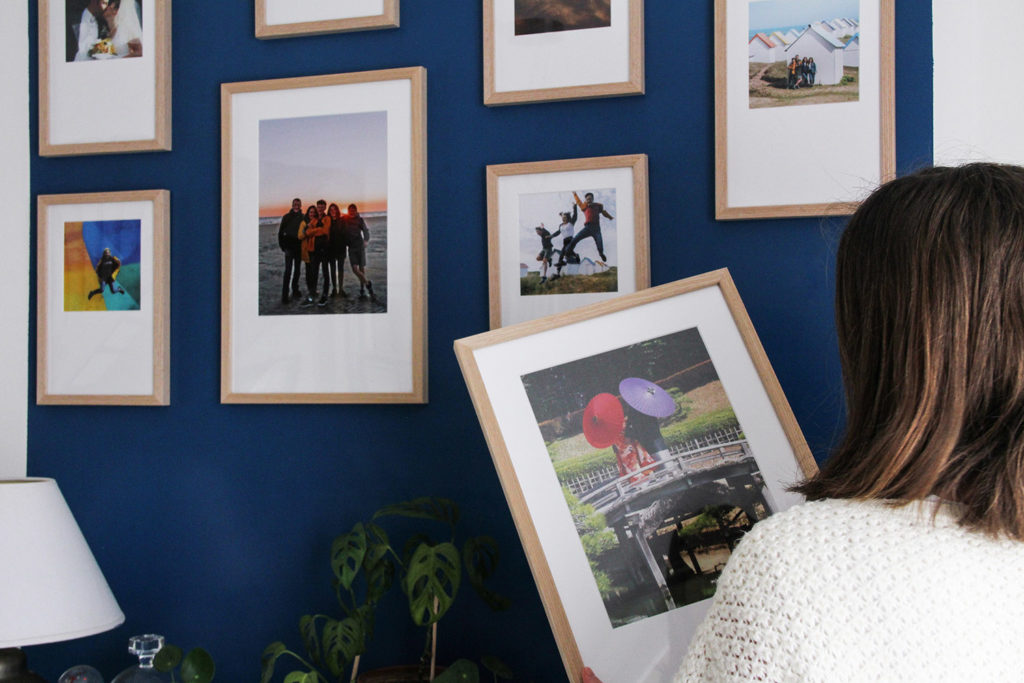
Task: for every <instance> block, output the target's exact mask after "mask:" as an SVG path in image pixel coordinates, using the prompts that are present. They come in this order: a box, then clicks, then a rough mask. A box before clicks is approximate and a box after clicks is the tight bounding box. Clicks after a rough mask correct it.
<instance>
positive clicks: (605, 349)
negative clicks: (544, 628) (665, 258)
mask: <svg viewBox="0 0 1024 683" xmlns="http://www.w3.org/2000/svg"><path fill="white" fill-rule="evenodd" d="M455 351H456V354H457V356H458V359H459V364H460V365H461V367H462V372H463V376H464V377H465V380H466V384H467V385H468V387H469V392H470V394H471V395H472V399H473V405H474V406H475V408H476V412H477V416H478V417H479V419H480V424H481V426H482V428H483V431H484V435H485V436H486V438H487V443H488V446H489V447H490V451H491V455H492V457H493V458H494V463H495V467H496V468H497V471H498V475H499V477H500V479H501V483H502V487H503V488H504V491H505V496H506V498H507V499H508V503H509V506H510V508H511V510H512V515H513V518H514V519H515V522H516V526H517V528H518V530H519V535H520V538H521V539H522V542H523V546H524V548H525V550H526V555H527V558H528V560H529V562H530V567H531V569H532V571H533V575H534V579H535V580H536V582H537V585H538V588H539V591H540V594H541V599H542V600H543V602H544V607H545V610H546V612H547V614H548V618H549V620H550V621H551V627H552V630H553V631H554V634H555V638H556V640H557V642H558V647H559V650H560V652H561V655H562V661H563V663H564V664H565V668H566V672H567V673H568V676H569V680H572V681H578V680H580V677H581V669H582V667H583V665H584V663H585V664H586V665H587V666H588V667H591V668H592V669H593V670H594V671H595V672H596V673H597V674H598V675H599V676H601V679H602V680H604V681H605V682H606V683H634V682H655V681H670V680H672V679H673V676H674V675H675V673H676V671H677V669H678V667H679V664H680V662H681V661H682V658H683V655H684V654H685V653H686V649H687V646H688V643H689V640H690V638H691V637H692V635H693V632H694V630H695V629H696V627H697V625H698V624H699V623H700V621H701V619H702V618H703V616H704V613H705V611H706V610H707V608H708V607H709V606H710V602H711V601H710V598H711V597H712V596H713V595H714V592H715V585H716V582H717V579H718V576H719V574H720V573H721V570H722V567H723V566H724V565H725V562H726V560H728V558H729V555H730V553H731V551H732V549H733V548H734V547H735V545H736V543H737V542H738V541H739V539H740V538H741V537H742V536H743V534H744V533H745V532H746V531H747V530H749V529H750V527H751V526H752V525H753V524H754V523H755V522H757V521H758V520H760V519H763V518H764V517H766V516H768V515H771V514H773V513H775V512H778V511H780V510H783V509H785V508H787V507H789V506H791V505H793V504H794V503H797V502H799V500H800V498H799V496H797V495H795V494H792V493H790V492H788V491H787V490H786V487H787V485H788V484H791V483H794V482H797V481H799V480H801V479H802V478H803V477H804V476H805V475H808V474H811V473H813V472H814V471H816V468H815V464H814V459H813V458H812V456H811V454H810V451H809V450H808V448H807V445H806V443H805V442H804V439H803V436H802V435H801V433H800V428H799V427H798V425H797V423H796V420H795V419H794V417H793V414H792V412H791V410H790V408H789V404H788V403H787V402H786V398H785V396H784V395H783V393H782V389H781V388H780V387H779V383H778V381H777V380H776V378H775V374H774V373H773V371H772V369H771V366H770V364H769V363H768V359H767V358H766V357H765V354H764V350H763V349H762V348H761V345H760V343H759V341H758V339H757V335H756V334H755V332H754V330H753V327H752V325H751V323H750V319H749V318H748V317H747V314H746V312H745V310H744V308H743V304H742V303H741V301H740V299H739V295H738V294H737V293H736V289H735V287H734V286H733V283H732V280H731V278H730V277H729V274H728V271H725V270H719V271H715V272H711V273H707V274H705V275H699V276H697V277H693V278H689V279H686V280H680V281H678V282H674V283H671V284H667V285H663V286H661V287H655V288H653V289H647V290H644V291H641V292H637V293H635V294H630V295H628V296H624V297H621V298H619V299H614V300H611V301H606V302H602V303H598V304H593V305H591V306H588V307H586V308H582V309H578V310H576V311H572V312H569V313H565V314H563V315H559V316H550V317H547V318H543V319H541V320H536V321H531V322H527V323H522V324H519V325H513V326H511V327H506V328H502V329H500V330H493V331H491V332H487V333H484V334H480V335H477V336H474V337H469V338H466V339H460V340H457V341H456V342H455Z"/></svg>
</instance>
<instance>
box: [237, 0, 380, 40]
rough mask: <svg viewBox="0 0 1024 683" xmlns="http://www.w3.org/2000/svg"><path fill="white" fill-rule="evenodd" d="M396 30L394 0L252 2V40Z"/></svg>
mask: <svg viewBox="0 0 1024 683" xmlns="http://www.w3.org/2000/svg"><path fill="white" fill-rule="evenodd" d="M375 28H398V0H345V2H338V0H256V37H257V38H287V37H289V36H311V35H316V34H319V33H340V32H342V31H364V30H367V29H375Z"/></svg>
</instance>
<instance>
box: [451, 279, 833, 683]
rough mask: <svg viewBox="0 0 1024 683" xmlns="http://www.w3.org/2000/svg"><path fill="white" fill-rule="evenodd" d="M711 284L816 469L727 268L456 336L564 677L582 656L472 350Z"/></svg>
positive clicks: (806, 461)
mask: <svg viewBox="0 0 1024 683" xmlns="http://www.w3.org/2000/svg"><path fill="white" fill-rule="evenodd" d="M710 287H717V288H719V289H720V290H721V293H722V295H723V297H724V299H725V301H726V304H727V306H728V308H729V311H730V313H731V314H732V318H733V320H734V322H735V324H736V327H737V329H738V331H739V334H740V335H741V337H742V339H743V342H744V345H745V347H746V351H747V353H748V354H749V356H750V358H751V360H752V362H753V364H754V367H755V369H756V371H757V374H758V376H759V378H760V380H761V384H762V385H763V387H764V389H765V391H766V393H767V395H768V398H769V400H770V402H771V405H772V408H773V409H774V411H775V414H776V416H777V418H778V421H779V424H780V426H781V427H782V429H783V431H784V433H785V437H786V439H787V440H788V442H789V444H790V446H791V449H792V451H793V454H794V456H795V459H796V464H797V465H798V466H799V468H800V470H801V471H802V472H803V474H804V475H805V476H811V475H813V474H815V473H816V472H817V465H816V464H815V461H814V457H813V456H812V454H811V451H810V449H809V448H808V446H807V442H806V441H805V440H804V437H803V434H802V432H801V431H800V426H799V425H798V424H797V421H796V417H795V416H794V415H793V412H792V410H791V408H790V406H789V402H788V401H787V400H786V397H785V395H784V394H783V392H782V387H781V386H780V385H779V382H778V379H777V378H776V376H775V372H774V371H773V370H772V367H771V364H770V363H769V361H768V357H767V356H766V354H765V352H764V349H763V347H762V346H761V342H760V340H759V339H758V337H757V333H756V331H755V330H754V326H753V324H752V323H751V321H750V317H749V316H748V315H747V312H746V309H745V308H744V306H743V303H742V301H741V300H740V297H739V293H738V292H737V291H736V287H735V285H734V284H733V281H732V278H731V277H730V275H729V272H728V270H726V269H721V270H717V271H712V272H709V273H705V274H703V275H697V276H695V277H691V278H687V279H685V280H679V281H677V282H673V283H669V284H666V285H662V286H659V287H654V288H651V289H646V290H643V291H640V292H637V293H635V294H630V295H627V296H624V297H620V298H618V299H613V300H610V301H607V302H602V303H598V304H593V305H591V306H587V307H584V308H580V309H576V310H574V311H570V312H567V313H562V314H558V315H553V316H548V317H546V318H541V319H539V320H533V321H529V322H524V323H519V324H516V325H511V326H509V327H504V328H501V329H497V330H493V331H491V332H485V333H483V334H478V335H475V336H472V337H467V338H464V339H458V340H456V341H455V344H454V346H455V354H456V356H457V358H458V361H459V365H460V367H461V369H462V374H463V377H464V379H465V381H466V385H467V387H468V389H469V393H470V397H471V399H472V402H473V407H474V409H475V411H476V414H477V417H478V419H479V421H480V425H481V428H482V430H483V433H484V437H485V439H486V441H487V445H488V448H489V450H490V452H491V457H492V459H493V461H494V465H495V468H496V470H497V472H498V477H499V479H500V481H501V485H502V489H503V490H504V493H505V497H506V499H507V501H508V504H509V507H510V509H511V512H512V517H513V520H514V521H515V524H516V528H517V529H518V531H519V536H520V539H521V541H522V543H523V548H524V550H525V552H526V557H527V560H528V561H529V564H530V568H531V570H532V572H533V577H534V580H535V581H536V583H537V588H538V591H539V592H540V596H541V601H542V602H543V604H544V609H545V612H546V613H547V616H548V620H549V622H550V624H551V629H552V631H553V632H554V635H555V640H556V642H557V644H558V649H559V652H560V653H561V656H562V663H563V665H564V666H565V671H566V673H567V675H568V677H569V680H570V681H579V680H580V678H581V676H582V669H583V666H584V664H585V662H583V660H582V657H581V654H580V649H579V645H578V643H577V638H576V635H575V634H574V633H573V630H572V627H571V625H570V622H569V619H568V616H567V613H566V611H565V607H564V606H563V603H562V600H561V598H560V596H559V594H558V591H557V588H556V584H555V579H554V575H553V574H552V571H551V568H550V565H549V562H548V559H547V557H546V555H545V552H544V548H543V547H542V546H541V542H540V537H539V535H538V533H537V527H536V524H535V521H534V519H533V517H532V516H531V514H530V510H529V508H528V506H527V503H526V497H525V495H524V492H523V487H522V484H521V483H520V475H519V474H518V473H517V472H516V469H515V466H514V465H513V461H512V457H511V454H510V451H509V449H508V447H507V445H506V441H505V437H504V435H503V433H502V430H501V426H500V425H499V422H498V417H497V414H496V411H495V408H494V406H493V404H492V400H491V397H490V395H489V393H488V388H487V386H486V384H485V382H484V379H483V376H482V374H481V371H480V368H479V366H478V364H477V361H476V357H475V354H476V352H477V351H479V350H481V349H485V348H487V347H491V346H496V345H499V344H505V343H510V342H515V341H516V340H520V339H523V338H524V337H529V336H531V335H536V334H540V333H543V332H546V331H548V330H551V329H554V328H559V327H564V326H569V325H572V324H575V323H578V322H582V321H587V320H592V319H596V318H600V317H602V316H611V315H614V314H616V313H619V312H622V311H625V310H627V309H630V308H633V307H636V306H642V305H644V304H648V303H653V302H656V301H660V300H663V299H668V298H671V297H678V296H684V295H686V294H688V293H691V292H696V291H698V290H701V289H705V288H710ZM680 647H685V643H682V644H680ZM624 656H625V653H624Z"/></svg>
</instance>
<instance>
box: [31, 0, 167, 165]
mask: <svg viewBox="0 0 1024 683" xmlns="http://www.w3.org/2000/svg"><path fill="white" fill-rule="evenodd" d="M170 148H171V1H170V0H39V154H40V156H66V155H75V154H109V153H116V152H144V151H158V150H169V149H170Z"/></svg>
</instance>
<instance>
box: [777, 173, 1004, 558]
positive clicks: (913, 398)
mask: <svg viewBox="0 0 1024 683" xmlns="http://www.w3.org/2000/svg"><path fill="white" fill-rule="evenodd" d="M836 327H837V330H838V339H839V354H840V359H841V361H842V367H843V381H844V385H845V393H846V413H847V421H846V433H845V435H844V438H843V440H842V442H841V443H840V445H839V447H838V448H837V449H836V450H835V452H834V453H833V455H832V457H831V458H830V459H829V460H828V462H827V463H826V464H825V466H824V467H823V468H822V471H821V472H820V473H819V474H818V475H817V476H815V477H813V478H812V479H810V480H808V481H806V482H804V483H802V484H800V485H798V486H796V487H794V490H796V491H798V492H800V493H802V494H804V495H805V496H806V497H807V498H808V499H811V500H815V499H820V498H860V499H885V500H891V501H894V502H907V501H911V500H920V499H923V498H926V497H928V496H930V495H938V496H940V497H942V498H944V499H947V500H952V501H955V502H956V503H959V505H960V523H961V524H962V525H964V526H966V527H968V528H971V529H975V530H980V531H983V532H986V533H988V534H991V535H994V536H999V535H1002V534H1005V535H1007V536H1010V537H1012V538H1016V539H1018V540H1024V168H1020V167H1017V166H1004V165H998V164H970V165H967V166H961V167H957V168H930V169H925V170H922V171H918V172H917V173H914V174H912V175H908V176H905V177H903V178H899V179H897V180H894V181H892V182H889V183H886V184H885V185H883V186H882V187H880V188H879V189H878V190H876V191H875V192H874V194H872V195H871V196H870V197H869V198H868V199H867V200H866V201H865V202H864V203H863V204H862V205H861V206H860V208H859V209H858V210H857V212H856V213H855V214H854V215H853V217H852V218H851V220H850V222H849V225H848V226H847V228H846V231H845V232H844V234H843V236H842V239H841V240H840V243H839V250H838V254H837V258H836Z"/></svg>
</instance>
